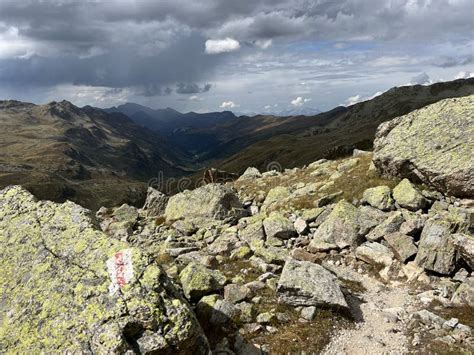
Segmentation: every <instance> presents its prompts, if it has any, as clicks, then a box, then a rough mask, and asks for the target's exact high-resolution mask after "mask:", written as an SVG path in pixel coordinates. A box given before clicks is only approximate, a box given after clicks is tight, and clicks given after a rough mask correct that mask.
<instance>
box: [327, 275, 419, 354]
mask: <svg viewBox="0 0 474 355" xmlns="http://www.w3.org/2000/svg"><path fill="white" fill-rule="evenodd" d="M361 281H362V284H363V286H364V287H365V288H366V291H365V293H364V294H363V295H362V299H356V298H355V297H354V298H353V299H352V300H350V301H349V302H350V304H351V306H352V308H353V310H354V315H355V317H356V319H357V324H356V326H355V328H354V329H342V330H341V331H339V332H338V333H337V334H336V335H335V337H334V338H333V339H332V340H331V342H330V343H329V344H328V346H327V347H326V348H325V350H324V351H323V354H327V355H332V354H334V355H336V354H337V355H340V354H351V355H354V354H361V355H362V354H363V355H367V354H404V353H408V339H407V337H406V336H405V335H404V331H405V324H406V322H407V319H408V315H409V312H411V311H412V304H413V303H414V300H413V296H411V295H409V293H408V288H407V287H406V286H403V285H395V286H385V285H383V284H382V283H381V282H379V281H377V280H374V279H372V278H370V277H366V276H364V277H362V278H361Z"/></svg>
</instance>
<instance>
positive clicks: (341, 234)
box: [314, 200, 359, 248]
mask: <svg viewBox="0 0 474 355" xmlns="http://www.w3.org/2000/svg"><path fill="white" fill-rule="evenodd" d="M314 239H317V240H320V241H323V242H326V243H331V244H336V245H337V246H338V247H339V248H345V247H347V246H356V245H357V244H358V242H359V227H358V224H357V208H356V207H354V206H353V205H351V204H350V203H349V202H347V201H345V200H341V201H339V202H338V203H337V205H336V206H335V207H334V209H333V210H332V211H331V213H330V214H329V216H328V217H327V218H326V219H325V220H324V222H323V223H322V224H321V225H320V226H319V228H318V229H317V231H316V232H315V233H314Z"/></svg>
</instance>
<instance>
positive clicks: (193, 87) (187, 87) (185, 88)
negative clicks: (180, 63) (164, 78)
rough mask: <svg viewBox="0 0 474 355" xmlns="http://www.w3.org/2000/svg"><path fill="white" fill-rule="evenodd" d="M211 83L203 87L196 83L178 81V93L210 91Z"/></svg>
mask: <svg viewBox="0 0 474 355" xmlns="http://www.w3.org/2000/svg"><path fill="white" fill-rule="evenodd" d="M211 87H212V85H211V84H206V85H204V86H203V87H200V86H199V85H198V84H196V83H190V84H185V83H178V84H177V85H176V93H178V94H199V93H203V92H208V91H209V90H210V89H211Z"/></svg>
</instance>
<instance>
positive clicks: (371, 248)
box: [355, 242, 394, 266]
mask: <svg viewBox="0 0 474 355" xmlns="http://www.w3.org/2000/svg"><path fill="white" fill-rule="evenodd" d="M355 255H356V257H357V258H358V259H360V260H362V261H365V262H366V263H368V264H375V265H384V266H390V265H391V264H392V262H393V257H394V255H393V252H392V251H391V250H390V249H389V248H387V247H386V246H385V245H382V244H379V243H375V242H365V243H364V244H362V245H361V246H359V247H357V248H356V250H355Z"/></svg>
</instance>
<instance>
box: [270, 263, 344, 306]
mask: <svg viewBox="0 0 474 355" xmlns="http://www.w3.org/2000/svg"><path fill="white" fill-rule="evenodd" d="M277 294H278V297H279V301H280V302H282V303H285V304H289V305H292V306H325V307H334V308H343V309H347V308H348V305H347V302H346V299H345V298H344V295H343V293H342V291H341V289H340V287H339V285H338V282H337V278H336V276H334V275H333V274H332V273H331V272H329V271H328V270H326V269H325V268H324V267H322V266H321V265H318V264H314V263H311V262H309V261H297V260H294V259H292V258H289V259H288V260H287V261H286V263H285V266H284V267H283V271H282V274H281V277H280V281H279V282H278V286H277Z"/></svg>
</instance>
